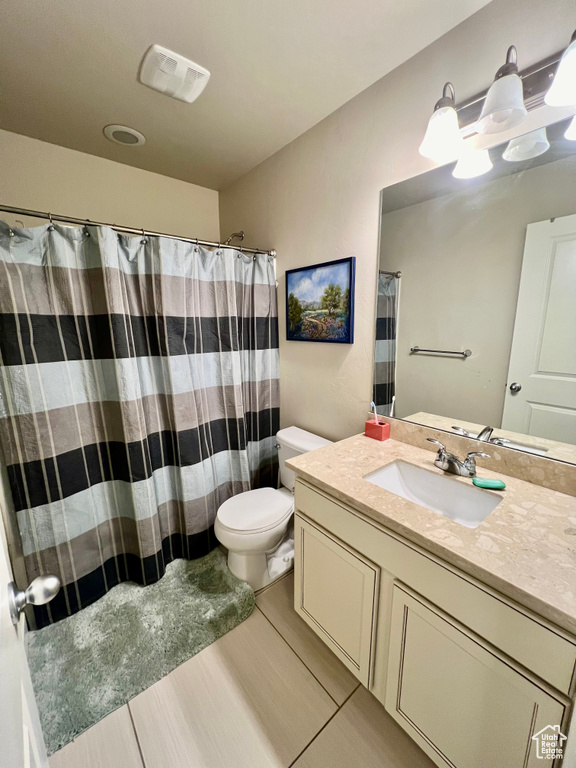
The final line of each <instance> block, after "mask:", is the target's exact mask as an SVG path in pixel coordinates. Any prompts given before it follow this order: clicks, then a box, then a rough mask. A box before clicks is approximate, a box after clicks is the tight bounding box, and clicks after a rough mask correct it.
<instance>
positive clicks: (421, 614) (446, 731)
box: [385, 585, 566, 768]
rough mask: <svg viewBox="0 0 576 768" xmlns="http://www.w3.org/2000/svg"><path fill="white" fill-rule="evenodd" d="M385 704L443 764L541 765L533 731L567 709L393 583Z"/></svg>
mask: <svg viewBox="0 0 576 768" xmlns="http://www.w3.org/2000/svg"><path fill="white" fill-rule="evenodd" d="M390 627H391V637H390V654H389V668H388V678H387V680H388V682H387V687H386V700H385V706H386V709H387V710H388V712H389V713H390V714H391V715H392V717H393V718H394V719H395V720H397V722H398V723H399V724H400V725H401V726H402V727H403V728H404V729H405V730H406V731H408V733H409V734H410V735H411V736H412V738H413V739H414V740H415V741H416V742H417V743H418V744H419V745H420V746H421V747H422V748H423V749H424V750H425V751H426V752H427V753H428V754H429V755H430V756H431V757H432V758H433V759H435V762H436V763H438V764H439V765H442V766H447V767H448V766H450V768H453V767H454V766H457V768H486V766H490V768H527V767H528V766H530V767H532V766H536V765H538V764H542V760H541V759H538V757H537V754H536V750H535V749H534V743H533V741H532V736H533V735H534V734H535V733H538V732H539V731H540V730H541V729H542V728H545V727H546V726H547V725H555V724H560V723H562V722H563V720H564V715H565V709H566V707H565V706H564V705H563V704H562V703H561V702H560V701H558V700H557V699H556V698H554V697H553V696H551V695H549V694H548V693H547V692H546V691H544V690H543V689H542V687H540V686H539V685H537V684H536V683H535V682H533V681H532V680H531V679H530V678H529V677H527V676H526V674H525V673H524V672H523V671H522V670H521V669H519V668H517V667H515V666H514V665H511V664H510V660H508V659H505V658H503V657H501V656H500V655H499V654H498V653H497V652H495V651H494V649H489V648H488V647H487V646H486V645H485V644H484V643H483V642H482V641H481V640H480V638H478V637H475V636H474V635H473V634H472V633H470V632H469V631H467V629H466V628H465V627H463V626H462V625H460V624H459V623H458V622H456V621H455V620H454V619H453V618H451V617H448V616H446V615H445V614H443V613H442V612H441V611H439V610H438V609H437V608H435V607H434V606H433V605H431V604H430V603H428V602H427V601H426V600H425V599H423V598H422V597H421V596H419V595H416V594H415V593H413V592H411V591H410V590H408V589H407V588H406V587H404V586H401V585H395V586H394V595H393V604H392V615H391V622H390Z"/></svg>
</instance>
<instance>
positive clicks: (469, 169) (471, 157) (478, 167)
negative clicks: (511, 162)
mask: <svg viewBox="0 0 576 768" xmlns="http://www.w3.org/2000/svg"><path fill="white" fill-rule="evenodd" d="M492 167H493V166H492V160H490V155H489V153H488V150H487V149H468V150H466V151H465V152H464V153H463V154H462V156H461V157H460V159H459V160H458V162H457V163H456V167H455V168H454V170H453V171H452V176H454V178H455V179H474V178H476V176H482V175H483V174H484V173H488V171H490V170H491V169H492Z"/></svg>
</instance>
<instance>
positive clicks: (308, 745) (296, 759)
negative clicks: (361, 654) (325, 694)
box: [288, 683, 360, 768]
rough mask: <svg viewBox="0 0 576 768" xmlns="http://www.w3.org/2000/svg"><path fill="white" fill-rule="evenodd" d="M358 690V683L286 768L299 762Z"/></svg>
mask: <svg viewBox="0 0 576 768" xmlns="http://www.w3.org/2000/svg"><path fill="white" fill-rule="evenodd" d="M358 688H360V683H358V685H357V686H356V687H355V688H354V690H353V691H352V693H350V694H349V695H348V696H347V697H346V698H345V699H344V701H343V702H342V704H341V705H340V706H339V707H338V709H337V710H336V712H334V713H333V714H331V715H330V717H329V718H328V720H326V722H325V723H324V725H323V726H322V728H320V730H319V731H318V733H317V734H316V735H315V736H313V737H312V738H311V739H310V741H309V742H308V744H306V746H305V747H304V749H303V750H302V751H301V752H299V753H298V754H297V755H296V757H295V758H294V760H292V762H291V763H290V764H289V765H288V768H292V767H293V766H294V765H295V764H296V763H297V762H298V760H300V758H301V757H302V755H303V754H304V753H305V752H306V751H307V750H308V749H309V748H310V747H311V746H312V744H313V743H314V742H315V741H316V739H317V738H318V736H320V734H321V733H322V731H323V730H324V729H325V728H326V727H327V726H328V725H329V724H330V723H331V722H332V720H334V718H335V717H336V715H337V714H338V713H339V712H340V710H341V709H342V708H343V707H344V706H345V705H346V704H347V703H348V702H349V701H350V699H351V698H352V696H354V694H355V693H356V691H357V690H358Z"/></svg>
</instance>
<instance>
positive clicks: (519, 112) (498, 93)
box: [475, 45, 528, 133]
mask: <svg viewBox="0 0 576 768" xmlns="http://www.w3.org/2000/svg"><path fill="white" fill-rule="evenodd" d="M516 60H517V54H516V48H515V47H514V46H513V45H511V46H510V48H508V53H507V54H506V64H504V66H502V67H500V69H499V70H498V72H496V78H495V80H494V82H493V83H492V85H491V86H490V90H489V91H488V93H487V94H486V98H485V99H484V106H483V107H482V113H481V115H480V118H479V119H478V122H477V123H476V126H475V127H476V131H477V132H478V133H500V132H501V131H507V130H509V129H510V128H514V126H516V125H519V124H520V123H521V122H522V121H523V120H524V118H525V117H526V115H527V114H528V111H527V109H526V107H525V106H524V93H523V87H522V80H521V79H520V76H519V75H518V65H517V63H516Z"/></svg>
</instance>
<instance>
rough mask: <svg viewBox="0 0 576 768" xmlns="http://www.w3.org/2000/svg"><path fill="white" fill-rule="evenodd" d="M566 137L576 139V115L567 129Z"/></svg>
mask: <svg viewBox="0 0 576 768" xmlns="http://www.w3.org/2000/svg"><path fill="white" fill-rule="evenodd" d="M564 138H565V139H567V140H568V141H576V117H573V118H572V120H571V121H570V125H569V126H568V128H567V129H566V133H565V134H564Z"/></svg>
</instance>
